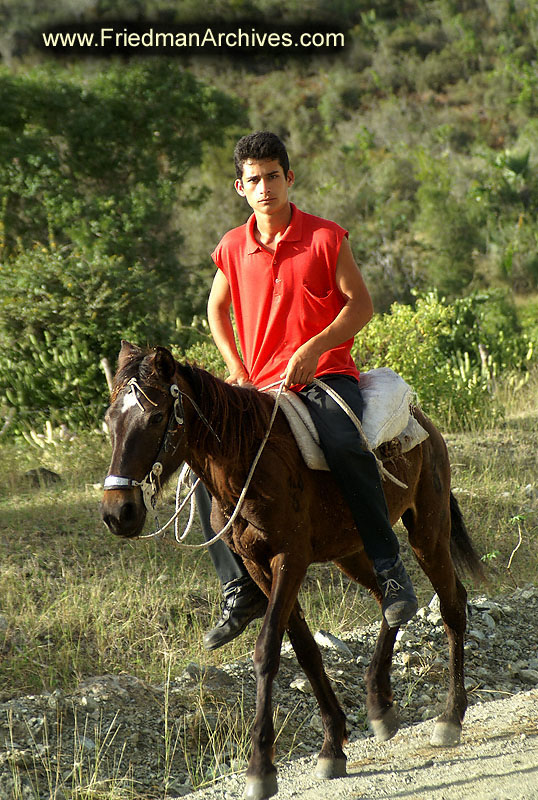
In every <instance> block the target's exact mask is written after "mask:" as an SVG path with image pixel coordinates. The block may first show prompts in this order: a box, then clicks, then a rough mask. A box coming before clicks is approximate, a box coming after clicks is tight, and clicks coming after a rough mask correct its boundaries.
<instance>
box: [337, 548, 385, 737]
mask: <svg viewBox="0 0 538 800" xmlns="http://www.w3.org/2000/svg"><path fill="white" fill-rule="evenodd" d="M335 564H336V566H337V567H338V568H339V569H341V570H342V572H344V573H345V574H346V575H347V576H348V577H349V578H352V579H353V580H354V581H357V582H358V583H360V584H362V585H363V586H365V587H366V588H367V589H368V591H369V592H370V593H371V594H372V595H373V596H374V597H375V598H376V600H377V601H378V603H379V606H380V607H381V600H382V597H381V592H380V590H379V586H378V585H377V580H376V577H375V575H374V571H373V569H372V565H371V562H370V561H369V559H368V558H367V557H366V555H365V554H364V552H362V553H357V554H355V555H352V556H348V557H346V558H341V559H338V560H337V561H335ZM397 633H398V628H389V626H388V625H387V623H386V622H385V620H384V619H383V620H382V623H381V629H380V631H379V636H378V638H377V642H376V646H375V650H374V655H373V657H372V660H371V662H370V665H369V667H368V669H367V670H366V675H365V682H366V712H367V715H368V722H369V723H370V727H371V728H372V731H373V733H374V736H375V738H376V739H377V740H378V741H381V742H384V741H387V739H391V738H392V737H393V736H394V734H395V733H396V732H397V730H398V727H399V721H398V715H397V713H396V709H395V707H394V702H393V694H392V686H391V683H390V668H391V665H392V654H393V651H394V643H395V641H396V634H397Z"/></svg>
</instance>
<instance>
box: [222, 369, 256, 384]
mask: <svg viewBox="0 0 538 800" xmlns="http://www.w3.org/2000/svg"><path fill="white" fill-rule="evenodd" d="M225 383H231V384H233V385H234V386H246V387H254V384H253V383H251V382H250V381H249V379H248V372H247V371H246V369H245V368H244V366H243V365H241V366H240V367H237V369H235V370H233V371H231V372H230V374H229V375H228V377H227V378H226V379H225Z"/></svg>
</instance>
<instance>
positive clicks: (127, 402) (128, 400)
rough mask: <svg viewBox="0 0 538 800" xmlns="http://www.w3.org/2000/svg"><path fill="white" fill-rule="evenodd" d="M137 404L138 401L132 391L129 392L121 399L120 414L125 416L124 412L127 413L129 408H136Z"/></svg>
mask: <svg viewBox="0 0 538 800" xmlns="http://www.w3.org/2000/svg"><path fill="white" fill-rule="evenodd" d="M137 404H138V400H137V397H136V394H135V392H134V391H132V390H131V391H129V392H127V393H126V395H125V397H124V398H123V405H122V407H121V410H122V412H123V413H124V414H125V412H126V411H129V409H130V408H132V407H133V406H136V405H137Z"/></svg>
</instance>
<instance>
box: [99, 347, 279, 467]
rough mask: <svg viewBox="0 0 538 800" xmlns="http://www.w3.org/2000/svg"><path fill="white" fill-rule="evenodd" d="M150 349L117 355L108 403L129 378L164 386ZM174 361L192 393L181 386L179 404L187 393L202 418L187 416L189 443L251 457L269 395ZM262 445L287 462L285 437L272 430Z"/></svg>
mask: <svg viewBox="0 0 538 800" xmlns="http://www.w3.org/2000/svg"><path fill="white" fill-rule="evenodd" d="M155 352H156V351H155V350H154V349H151V348H145V349H142V348H136V349H133V351H132V352H131V353H130V354H129V355H128V357H126V358H124V359H120V363H119V366H118V370H117V372H116V375H115V376H114V383H113V388H112V393H111V401H112V402H114V400H115V399H116V398H117V396H118V394H119V393H120V392H121V391H122V389H123V388H125V386H126V385H127V384H128V383H129V381H130V380H131V379H132V378H136V379H137V380H138V381H139V382H140V383H141V384H142V385H143V386H150V387H153V388H156V389H162V388H163V378H162V376H160V375H159V373H158V372H157V371H156V369H155V366H154V361H155V359H154V358H153V356H154V354H155ZM175 365H176V374H177V375H178V376H179V377H182V378H183V379H185V380H186V382H187V383H188V385H189V387H190V388H191V389H192V395H191V393H190V392H189V391H188V390H185V389H183V390H182V391H183V402H184V405H185V406H188V404H189V397H192V400H194V402H195V403H196V405H197V406H198V407H199V409H200V411H201V412H202V414H203V417H204V418H205V420H204V419H203V418H202V417H200V416H199V415H198V413H195V414H193V415H192V416H191V418H190V421H189V430H188V431H187V436H188V440H189V444H190V445H191V446H192V447H195V448H196V450H197V451H198V452H201V453H203V454H204V455H205V456H210V457H211V456H213V457H219V459H224V460H226V461H230V462H237V463H243V462H245V463H246V462H248V461H249V460H252V458H253V456H254V453H255V448H256V447H257V446H258V445H259V444H260V443H261V441H262V439H263V437H264V436H265V433H266V431H267V428H268V425H269V420H270V417H271V412H272V410H273V402H274V401H273V398H272V397H271V396H269V395H267V394H264V393H262V392H259V391H258V390H257V389H251V388H246V387H240V386H234V385H230V384H228V383H225V382H224V381H223V380H221V379H220V378H217V377H215V376H214V375H212V374H211V373H209V372H207V371H206V370H205V369H203V368H202V367H199V366H197V365H194V364H189V363H183V364H181V363H179V362H178V361H177V360H176V361H175ZM193 408H194V406H193ZM208 423H209V424H208ZM215 434H216V435H215ZM217 437H218V438H217ZM267 447H268V448H269V449H278V450H279V451H280V454H281V457H282V458H285V459H286V460H288V459H287V458H286V454H287V453H289V438H288V437H286V436H277V435H276V434H275V433H272V435H271V438H270V440H269V442H268V444H267Z"/></svg>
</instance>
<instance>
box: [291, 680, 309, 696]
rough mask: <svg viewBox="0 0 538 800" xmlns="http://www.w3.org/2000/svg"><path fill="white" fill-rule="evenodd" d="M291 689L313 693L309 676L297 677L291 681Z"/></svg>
mask: <svg viewBox="0 0 538 800" xmlns="http://www.w3.org/2000/svg"><path fill="white" fill-rule="evenodd" d="M290 689H296V690H297V691H298V692H302V693H303V694H313V691H312V686H311V685H310V681H309V680H308V679H307V678H302V677H299V678H295V680H294V681H292V682H291V683H290Z"/></svg>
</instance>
